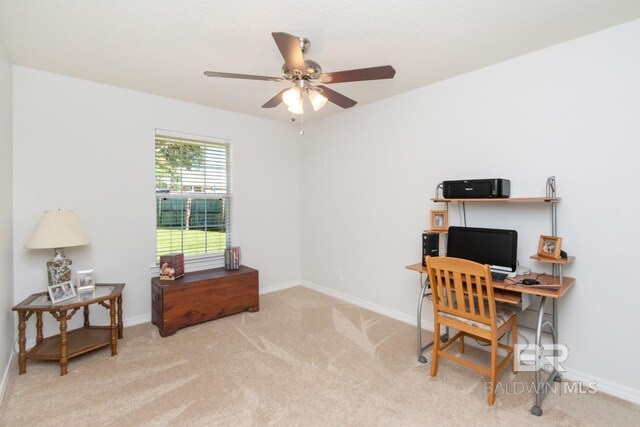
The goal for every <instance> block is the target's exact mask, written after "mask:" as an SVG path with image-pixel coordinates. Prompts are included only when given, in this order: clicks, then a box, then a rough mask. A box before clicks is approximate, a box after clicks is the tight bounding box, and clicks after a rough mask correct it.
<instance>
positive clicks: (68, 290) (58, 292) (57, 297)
mask: <svg viewBox="0 0 640 427" xmlns="http://www.w3.org/2000/svg"><path fill="white" fill-rule="evenodd" d="M47 290H48V291H49V297H50V298H51V303H52V304H57V303H59V302H62V301H66V300H68V299H73V298H75V297H76V290H75V288H74V287H73V284H72V283H71V281H68V282H62V283H56V284H55V285H49V286H47Z"/></svg>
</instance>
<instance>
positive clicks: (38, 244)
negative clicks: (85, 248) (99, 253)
mask: <svg viewBox="0 0 640 427" xmlns="http://www.w3.org/2000/svg"><path fill="white" fill-rule="evenodd" d="M89 243H91V241H90V240H89V237H88V236H87V233H85V232H84V229H83V228H82V225H80V221H78V217H77V216H76V214H75V212H73V211H63V210H57V211H45V212H44V213H43V214H42V217H41V218H40V221H38V224H37V225H36V228H35V229H34V230H33V233H31V237H29V240H27V243H26V244H25V245H24V248H25V249H57V248H67V247H70V246H82V245H88V244H89Z"/></svg>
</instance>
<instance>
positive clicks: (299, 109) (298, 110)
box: [287, 97, 304, 114]
mask: <svg viewBox="0 0 640 427" xmlns="http://www.w3.org/2000/svg"><path fill="white" fill-rule="evenodd" d="M287 110H288V111H289V112H290V113H292V114H304V107H303V106H302V97H300V102H298V103H297V104H296V105H292V106H290V107H289V108H287Z"/></svg>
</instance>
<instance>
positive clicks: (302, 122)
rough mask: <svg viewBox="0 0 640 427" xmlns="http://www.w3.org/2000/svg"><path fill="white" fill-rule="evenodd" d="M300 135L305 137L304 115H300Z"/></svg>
mask: <svg viewBox="0 0 640 427" xmlns="http://www.w3.org/2000/svg"><path fill="white" fill-rule="evenodd" d="M300 135H304V114H300Z"/></svg>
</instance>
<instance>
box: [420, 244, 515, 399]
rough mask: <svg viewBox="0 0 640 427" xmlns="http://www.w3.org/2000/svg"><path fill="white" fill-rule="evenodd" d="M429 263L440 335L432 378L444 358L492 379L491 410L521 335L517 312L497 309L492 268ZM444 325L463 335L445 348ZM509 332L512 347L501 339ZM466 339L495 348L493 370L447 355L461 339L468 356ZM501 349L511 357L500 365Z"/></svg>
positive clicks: (465, 262) (438, 261)
mask: <svg viewBox="0 0 640 427" xmlns="http://www.w3.org/2000/svg"><path fill="white" fill-rule="evenodd" d="M426 259H427V269H428V270H429V282H430V284H431V292H432V295H433V312H434V328H435V329H434V330H435V331H436V339H434V343H435V344H434V346H433V360H432V362H431V376H432V377H435V376H436V374H437V373H438V359H439V357H440V356H442V357H444V358H446V359H449V360H452V361H454V362H456V363H459V364H461V365H463V366H466V367H468V368H471V369H474V370H476V371H478V372H480V373H482V374H485V375H488V376H489V381H490V384H491V386H490V388H489V406H491V405H493V404H494V402H495V399H496V395H495V386H496V376H497V373H498V371H499V370H500V369H502V368H503V367H504V366H505V365H506V364H507V363H508V362H509V360H511V358H512V357H513V349H514V346H515V344H516V340H517V335H518V331H517V316H516V310H515V308H514V307H510V306H509V305H508V304H501V303H498V305H496V302H495V299H494V297H493V286H492V284H491V272H490V270H489V266H488V265H486V264H485V265H482V264H478V263H476V262H473V261H469V260H465V259H460V258H448V257H435V258H432V257H429V256H428V257H427V258H426ZM441 325H442V326H449V327H451V328H453V329H456V330H458V331H459V332H458V333H457V334H456V335H454V336H453V337H451V338H450V339H449V340H448V341H447V342H446V343H443V344H441V343H440V340H439V339H438V338H437V336H438V335H439V332H440V326H441ZM509 330H511V341H512V345H511V346H508V345H506V344H502V343H499V342H498V340H499V339H500V337H502V335H504V334H505V333H506V332H508V331H509ZM465 336H468V337H473V338H475V339H477V340H480V341H483V342H487V343H489V344H490V345H491V367H490V368H489V369H487V368H483V367H481V366H478V365H476V364H473V363H471V362H469V361H467V360H464V359H461V358H459V357H456V356H454V355H452V354H449V353H445V352H444V350H446V349H447V347H449V346H450V345H451V344H453V343H454V342H455V341H456V340H458V339H459V340H460V353H464V337H465ZM498 347H499V348H503V349H505V350H507V355H506V356H505V357H504V359H502V360H501V361H500V363H498V361H497V357H498ZM514 372H515V370H514Z"/></svg>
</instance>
